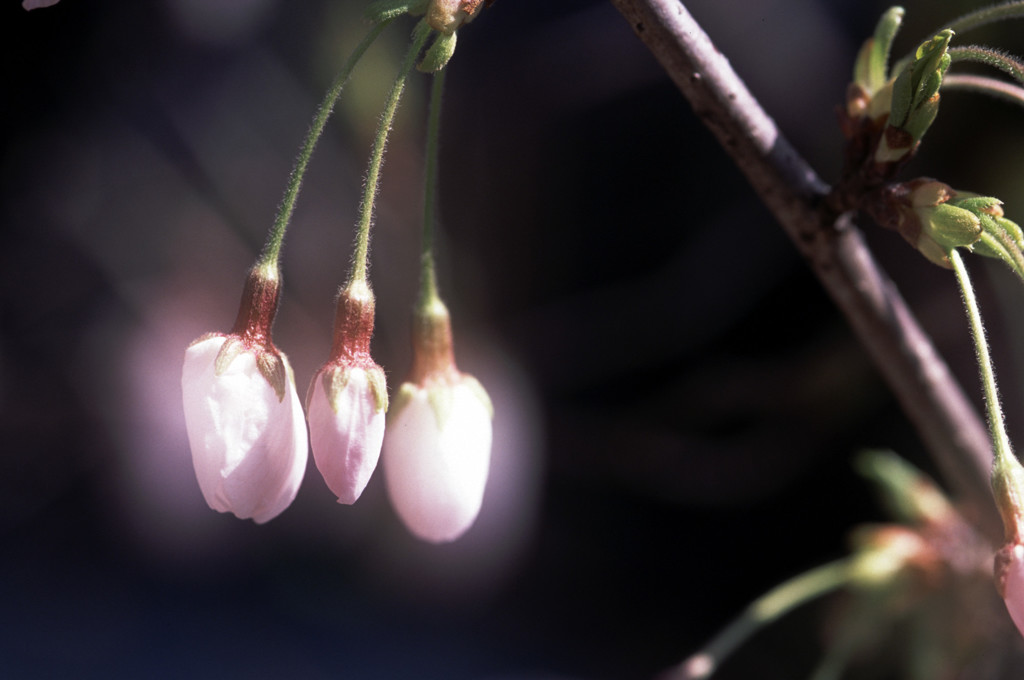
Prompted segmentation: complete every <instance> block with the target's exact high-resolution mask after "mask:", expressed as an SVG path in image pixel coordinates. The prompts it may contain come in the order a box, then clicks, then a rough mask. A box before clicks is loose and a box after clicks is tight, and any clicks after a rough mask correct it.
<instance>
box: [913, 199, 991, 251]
mask: <svg viewBox="0 0 1024 680" xmlns="http://www.w3.org/2000/svg"><path fill="white" fill-rule="evenodd" d="M925 230H926V231H927V232H928V235H929V236H931V237H932V238H933V239H934V240H935V242H936V243H938V244H939V245H940V246H942V247H943V248H945V249H947V250H949V249H951V248H959V247H961V246H967V245H970V244H972V243H974V242H975V241H977V240H978V237H979V236H981V219H980V218H979V217H978V216H977V215H975V214H974V213H972V212H971V211H969V210H964V209H963V208H958V207H957V206H955V205H952V204H950V203H942V204H941V205H937V206H935V207H934V208H931V209H930V210H928V223H927V224H926V225H925Z"/></svg>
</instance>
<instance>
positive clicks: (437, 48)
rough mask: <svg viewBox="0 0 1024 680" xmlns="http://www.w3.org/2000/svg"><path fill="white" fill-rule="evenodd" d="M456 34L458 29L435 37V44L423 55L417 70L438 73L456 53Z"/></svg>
mask: <svg viewBox="0 0 1024 680" xmlns="http://www.w3.org/2000/svg"><path fill="white" fill-rule="evenodd" d="M456 34H457V31H452V32H451V33H447V34H446V33H439V34H438V35H437V38H435V39H434V42H433V44H432V45H431V46H430V47H429V48H428V49H427V51H426V53H425V54H424V55H423V60H422V61H420V63H419V65H418V66H417V67H416V70H418V71H422V72H423V73H437V72H438V71H440V70H441V69H443V68H444V67H445V66H446V65H447V64H448V60H450V59H451V58H452V55H453V54H455V41H456V38H455V36H456Z"/></svg>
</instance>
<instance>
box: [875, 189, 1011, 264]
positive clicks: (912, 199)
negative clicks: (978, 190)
mask: <svg viewBox="0 0 1024 680" xmlns="http://www.w3.org/2000/svg"><path fill="white" fill-rule="evenodd" d="M868 208H869V212H870V213H871V214H872V216H873V217H874V218H875V219H876V220H877V221H878V223H879V224H881V225H882V226H884V227H887V228H889V229H893V230H895V231H897V232H899V234H900V235H901V236H903V238H904V239H906V241H907V242H908V243H910V245H912V246H914V247H915V248H916V249H917V250H918V251H920V252H921V254H923V255H924V256H925V257H926V258H928V259H929V260H930V261H932V262H934V263H935V264H938V265H940V266H942V267H946V268H949V267H950V262H949V251H950V250H952V249H953V248H966V249H967V250H969V251H970V252H973V253H975V254H978V255H982V256H985V257H992V258H998V259H1001V260H1003V261H1004V262H1006V263H1007V264H1009V265H1010V266H1011V268H1013V269H1014V270H1015V271H1018V270H1019V269H1020V263H1021V262H1024V232H1022V231H1021V228H1020V227H1019V226H1018V225H1017V224H1016V223H1015V222H1013V221H1012V220H1009V219H1007V218H1006V217H1005V215H1004V214H1003V208H1002V201H1000V200H999V199H998V198H994V197H992V196H979V195H978V194H974V193H971V192H967V191H956V190H954V189H953V188H952V187H950V186H949V185H948V184H945V183H943V182H939V181H937V180H933V179H925V178H921V179H915V180H911V181H909V182H901V183H894V184H888V185H886V186H885V187H884V188H883V189H882V190H881V191H879V192H877V194H876V195H875V197H874V200H873V201H872V202H871V204H870V205H869V206H868ZM1018 273H1020V272H1019V271H1018Z"/></svg>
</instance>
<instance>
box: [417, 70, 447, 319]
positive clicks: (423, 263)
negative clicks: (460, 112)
mask: <svg viewBox="0 0 1024 680" xmlns="http://www.w3.org/2000/svg"><path fill="white" fill-rule="evenodd" d="M444 74H445V70H444V69H442V70H440V71H438V72H437V73H435V74H434V80H433V84H432V86H431V88H430V112H429V114H428V116H427V150H426V158H425V160H424V164H425V165H426V178H425V180H424V183H423V184H424V188H423V236H422V238H421V243H420V248H421V250H420V292H419V306H420V308H421V309H423V308H426V307H427V306H428V305H430V304H431V303H432V302H433V301H435V300H437V299H438V292H437V272H436V270H435V267H434V222H435V220H436V217H437V163H438V154H439V151H438V147H439V145H440V138H441V104H442V100H443V99H444Z"/></svg>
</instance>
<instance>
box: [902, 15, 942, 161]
mask: <svg viewBox="0 0 1024 680" xmlns="http://www.w3.org/2000/svg"><path fill="white" fill-rule="evenodd" d="M952 37H953V31H951V30H949V29H948V28H947V29H946V30H944V31H942V32H940V33H939V34H937V35H936V36H934V37H933V38H932V39H931V40H928V41H926V42H924V43H922V44H921V46H920V47H918V48H917V52H916V53H915V59H914V61H913V63H911V64H908V65H906V66H905V67H904V68H903V69H902V71H901V72H900V74H899V75H898V76H897V77H896V82H895V83H894V84H893V94H892V109H891V112H890V116H889V125H892V126H893V127H896V128H900V129H907V130H908V132H911V130H910V129H909V127H910V126H912V127H913V131H912V132H911V133H912V134H913V135H914V139H915V141H916V140H920V139H921V137H922V136H923V135H924V133H925V131H926V130H927V129H928V126H929V125H931V122H932V121H933V120H934V119H935V115H936V113H937V112H938V97H937V96H936V95H937V94H938V92H939V87H940V86H941V85H942V78H943V76H944V75H945V73H946V69H948V68H949V63H950V60H951V58H950V56H949V54H948V53H947V50H948V48H949V41H950V38H952ZM922 109H924V110H922ZM911 119H913V120H911Z"/></svg>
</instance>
